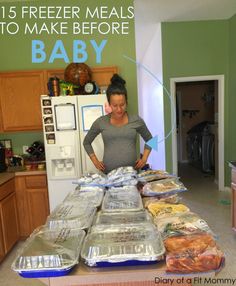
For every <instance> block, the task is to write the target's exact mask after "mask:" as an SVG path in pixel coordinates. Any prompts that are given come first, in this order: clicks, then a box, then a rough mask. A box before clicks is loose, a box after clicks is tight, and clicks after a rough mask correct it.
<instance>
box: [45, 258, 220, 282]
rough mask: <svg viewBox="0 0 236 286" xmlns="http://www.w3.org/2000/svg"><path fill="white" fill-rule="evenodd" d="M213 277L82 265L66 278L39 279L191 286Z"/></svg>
mask: <svg viewBox="0 0 236 286" xmlns="http://www.w3.org/2000/svg"><path fill="white" fill-rule="evenodd" d="M214 276H215V273H207V274H206V273H202V274H199V273H198V274H192V275H191V276H190V275H187V276H186V277H185V276H184V275H174V274H166V273H165V263H164V262H160V263H157V264H153V265H145V266H129V267H106V268H90V267H87V266H85V265H84V264H82V263H81V265H79V266H78V267H75V269H74V270H73V271H72V272H71V273H70V274H69V275H67V276H61V277H51V278H43V279H40V280H41V281H42V282H43V283H44V284H46V285H48V286H89V285H92V286H111V285H112V286H154V285H155V286H157V285H158V286H164V285H165V286H168V285H172V286H176V285H178V286H180V285H181V286H190V285H192V284H194V283H197V282H200V279H203V278H201V277H204V278H205V277H209V278H210V277H214Z"/></svg>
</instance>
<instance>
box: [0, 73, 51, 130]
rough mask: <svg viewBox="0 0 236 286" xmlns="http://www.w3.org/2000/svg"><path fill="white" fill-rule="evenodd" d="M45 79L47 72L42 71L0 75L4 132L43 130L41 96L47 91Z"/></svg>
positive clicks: (0, 101)
mask: <svg viewBox="0 0 236 286" xmlns="http://www.w3.org/2000/svg"><path fill="white" fill-rule="evenodd" d="M44 78H45V72H44V71H41V70H38V71H37V70H35V71H20V72H7V73H1V74H0V111H1V115H0V117H1V118H0V119H1V122H2V130H3V131H23V130H40V129H42V119H41V108H40V95H41V94H44V93H45V89H46V84H45V79H44ZM0 128H1V126H0Z"/></svg>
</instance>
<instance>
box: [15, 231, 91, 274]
mask: <svg viewBox="0 0 236 286" xmlns="http://www.w3.org/2000/svg"><path fill="white" fill-rule="evenodd" d="M84 237H85V232H84V231H83V230H81V229H67V228H63V229H57V230H50V229H48V228H45V227H40V228H38V229H36V230H35V231H34V232H33V233H32V234H31V236H30V237H29V238H28V239H27V240H26V241H25V242H24V244H23V246H22V247H21V248H20V249H19V250H18V253H17V257H16V259H15V260H14V262H13V264H12V269H13V270H14V271H16V272H18V273H19V274H20V275H21V276H23V277H26V278H32V277H35V278H37V277H50V276H52V277H53V276H62V275H65V274H67V273H68V272H69V271H70V270H71V269H72V267H73V266H74V265H76V264H77V263H78V261H79V254H80V250H81V247H82V242H83V239H84Z"/></svg>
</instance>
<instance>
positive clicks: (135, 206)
mask: <svg viewBox="0 0 236 286" xmlns="http://www.w3.org/2000/svg"><path fill="white" fill-rule="evenodd" d="M141 209H143V203H142V199H141V196H140V194H139V192H138V191H134V190H131V191H125V192H124V191H123V190H119V189H118V190H114V189H112V190H108V191H107V192H106V194H105V196H104V199H103V203H102V211H105V212H113V211H138V210H141Z"/></svg>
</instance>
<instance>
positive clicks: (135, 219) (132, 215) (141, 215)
mask: <svg viewBox="0 0 236 286" xmlns="http://www.w3.org/2000/svg"><path fill="white" fill-rule="evenodd" d="M151 221H152V218H151V216H150V215H149V213H148V212H147V211H146V210H140V211H136V212H112V213H110V212H101V211H100V212H98V213H97V215H96V218H95V221H94V225H113V224H115V225H117V224H136V223H147V222H151Z"/></svg>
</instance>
